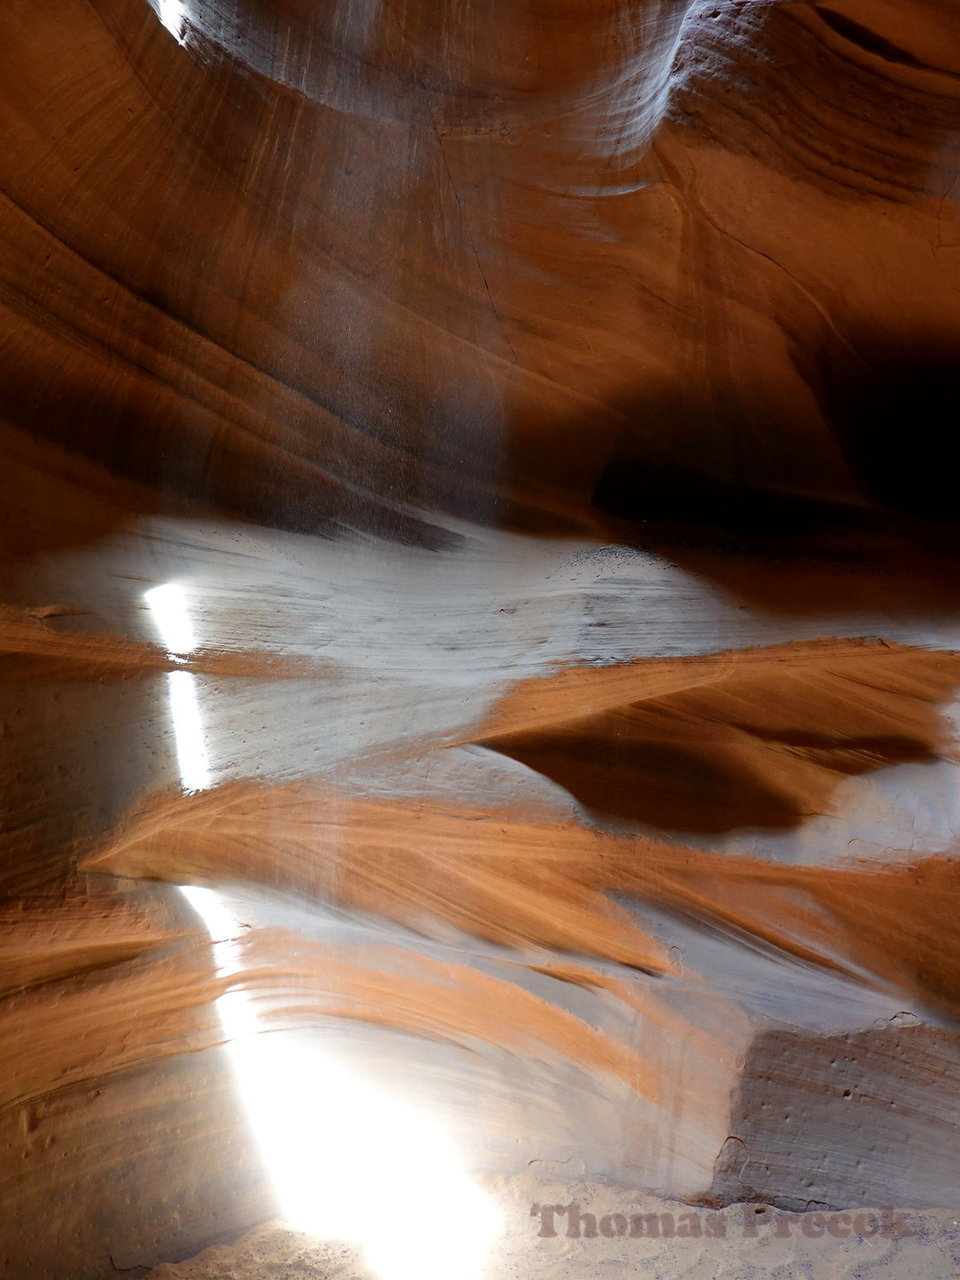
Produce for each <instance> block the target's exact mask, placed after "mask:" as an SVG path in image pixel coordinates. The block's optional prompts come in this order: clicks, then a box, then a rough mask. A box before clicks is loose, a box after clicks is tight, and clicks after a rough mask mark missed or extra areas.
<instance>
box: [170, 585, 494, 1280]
mask: <svg viewBox="0 0 960 1280" xmlns="http://www.w3.org/2000/svg"><path fill="white" fill-rule="evenodd" d="M145 598H146V601H147V603H148V605H149V606H150V611H151V614H152V616H153V621H154V625H155V626H156V628H157V631H158V632H159V634H160V636H161V638H162V641H163V644H164V646H165V647H166V649H167V652H168V653H169V654H170V655H171V657H174V658H177V659H178V660H179V659H183V658H184V657H185V656H186V655H187V654H189V653H190V652H191V651H192V650H193V649H194V648H195V647H196V638H195V636H194V633H193V628H192V626H191V623H190V615H189V611H188V608H187V602H186V597H185V596H184V593H183V591H182V590H181V589H180V588H179V587H177V586H175V585H174V584H172V583H168V584H166V585H165V586H162V587H155V588H154V589H153V590H151V591H148V592H147V593H146V596H145ZM167 688H168V692H169V700H170V716H171V719H172V721H173V727H174V734H175V737H176V748H177V761H178V764H179V768H180V781H181V783H182V785H183V787H184V789H185V790H187V791H196V790H202V789H204V788H205V787H208V786H209V785H210V774H209V769H208V766H207V758H206V751H205V748H204V743H203V725H202V722H201V719H200V707H199V703H198V701H197V691H196V677H195V676H194V675H193V674H192V672H189V671H170V672H168V673H167ZM181 893H182V894H183V896H184V898H185V899H186V901H187V902H188V903H189V904H190V906H191V907H192V908H193V909H194V911H196V913H197V914H198V915H199V917H200V918H201V920H202V921H203V923H204V926H205V927H206V930H207V932H208V933H209V935H210V940H211V945H212V950H213V961H214V966H215V968H216V973H217V977H218V978H226V979H228V980H229V979H231V978H232V979H234V983H233V985H232V986H230V987H228V989H227V990H226V991H225V992H224V993H223V994H222V995H221V996H219V997H218V998H217V1000H216V1009H217V1015H218V1017H219V1018H220V1023H221V1026H222V1027H223V1032H224V1036H225V1038H226V1041H227V1051H228V1053H229V1055H230V1059H231V1064H232V1067H233V1070H234V1073H235V1076H236V1079H237V1083H238V1087H239V1091H240V1094H241V1096H242V1098H243V1102H244V1107H245V1109H246V1111H247V1114H248V1116H249V1120H250V1125H251V1128H252V1130H253V1133H254V1136H255V1138H256V1140H257V1143H258V1145H259V1147H260V1150H261V1152H262V1154H263V1158H264V1163H265V1164H266V1167H267V1170H268V1172H269V1174H270V1178H271V1181H272V1183H273V1186H274V1189H275V1192H276V1196H277V1200H278V1203H279V1206H280V1211H281V1213H282V1215H283V1217H284V1219H285V1220H286V1221H287V1222H288V1223H289V1224H290V1226H292V1227H294V1228H295V1229H296V1230H298V1231H304V1232H306V1233H308V1234H310V1235H313V1236H317V1237H319V1238H323V1239H333V1240H346V1241H349V1242H351V1243H353V1244H355V1245H357V1246H359V1247H360V1248H361V1249H362V1250H363V1252H364V1255H365V1257H366V1260H367V1263H368V1264H369V1266H370V1267H371V1268H372V1269H373V1270H374V1271H375V1272H376V1273H377V1275H378V1276H379V1277H380V1280H480V1276H481V1274H482V1272H483V1269H484V1264H485V1262H486V1258H487V1255H488V1253H489V1251H490V1247H491V1246H492V1243H493V1241H494V1239H495V1237H496V1236H497V1234H498V1233H499V1230H500V1215H499V1214H498V1212H497V1210H496V1209H495V1208H494V1206H493V1204H492V1203H491V1202H490V1200H489V1199H488V1197H487V1196H485V1195H484V1194H483V1193H482V1192H481V1191H480V1189H479V1188H478V1187H477V1186H476V1185H475V1184H474V1183H473V1182H472V1181H471V1180H470V1178H469V1177H468V1176H467V1174H466V1172H465V1170H464V1168H463V1165H462V1163H461V1161H460V1157H459V1154H458V1152H457V1150H456V1148H455V1147H454V1145H453V1143H452V1142H451V1141H450V1138H449V1136H448V1135H447V1134H446V1133H445V1132H444V1131H443V1130H442V1128H441V1127H440V1126H439V1125H437V1124H436V1123H435V1122H434V1121H433V1120H432V1119H431V1118H430V1117H429V1116H427V1115H425V1114H423V1113H421V1112H419V1111H417V1110H415V1109H414V1108H413V1107H410V1106H408V1105H407V1104H405V1103H404V1102H402V1101H401V1100H400V1099H399V1098H395V1097H392V1096H389V1095H387V1094H386V1093H384V1092H383V1091H381V1090H378V1089H375V1088H374V1087H372V1086H371V1085H369V1084H366V1083H364V1082H362V1081H361V1080H358V1079H357V1078H356V1076H355V1075H351V1073H350V1072H349V1071H347V1070H346V1069H345V1068H343V1067H340V1066H338V1065H336V1064H335V1063H333V1062H331V1061H330V1059H329V1056H326V1055H323V1054H321V1053H319V1052H318V1051H317V1050H316V1049H315V1048H312V1047H311V1046H310V1045H309V1044H306V1043H304V1042H303V1040H302V1038H298V1037H296V1036H294V1035H292V1034H291V1033H289V1032H270V1033H267V1032H265V1031H264V1030H263V1028H262V1027H261V1026H259V1025H258V1018H257V1014H256V1009H255V1005H254V1001H253V999H252V998H251V996H250V995H249V994H248V993H247V992H246V991H244V990H243V988H242V986H241V983H240V980H241V979H242V976H243V973H244V965H243V957H242V948H241V945H240V943H238V941H237V937H238V936H239V934H240V933H241V931H242V926H241V924H240V922H239V921H238V920H237V919H236V917H235V916H234V915H233V913H232V912H231V911H230V909H229V907H228V906H227V905H226V904H225V903H224V901H223V899H222V898H221V896H220V895H219V894H218V893H216V892H215V891H214V890H212V889H205V888H198V887H194V886H182V887H181Z"/></svg>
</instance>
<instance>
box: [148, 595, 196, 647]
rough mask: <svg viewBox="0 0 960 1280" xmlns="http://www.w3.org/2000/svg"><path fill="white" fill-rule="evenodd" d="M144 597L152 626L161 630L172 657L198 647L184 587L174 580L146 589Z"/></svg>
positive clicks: (161, 636) (164, 644) (164, 643)
mask: <svg viewBox="0 0 960 1280" xmlns="http://www.w3.org/2000/svg"><path fill="white" fill-rule="evenodd" d="M143 598H144V600H146V602H147V604H148V605H149V606H150V612H151V614H152V615H153V622H154V626H155V627H156V628H157V631H159V633H160V639H161V640H162V641H163V647H164V648H165V649H166V650H167V652H168V653H169V654H171V655H172V656H174V657H181V658H182V657H184V656H185V655H186V654H188V653H192V652H193V651H194V649H195V648H196V647H197V638H196V636H195V635H194V632H193V623H192V622H191V621H190V611H189V609H188V608H187V597H186V596H185V595H184V593H183V588H182V587H178V586H177V585H176V584H175V583H173V582H166V583H164V585H163V586H162V587H153V588H152V589H151V590H150V591H145V592H144V595H143Z"/></svg>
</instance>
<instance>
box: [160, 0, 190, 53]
mask: <svg viewBox="0 0 960 1280" xmlns="http://www.w3.org/2000/svg"><path fill="white" fill-rule="evenodd" d="M157 17H158V18H159V19H160V22H161V23H162V24H163V26H165V27H166V29H167V30H168V31H169V32H170V34H171V35H172V36H173V38H174V40H176V42H177V44H183V29H184V27H185V26H186V23H187V11H186V9H185V8H184V6H183V4H182V0H159V4H158V7H157Z"/></svg>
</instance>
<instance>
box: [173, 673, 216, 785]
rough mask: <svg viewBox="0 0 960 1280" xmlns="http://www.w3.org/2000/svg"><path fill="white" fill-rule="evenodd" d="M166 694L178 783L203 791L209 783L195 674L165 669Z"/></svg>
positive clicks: (208, 769)
mask: <svg viewBox="0 0 960 1280" xmlns="http://www.w3.org/2000/svg"><path fill="white" fill-rule="evenodd" d="M167 695H168V697H169V701H170V718H171V720H172V721H173V736H174V739H175V740H176V744H177V768H178V769H179V772H180V785H181V786H182V787H183V789H184V791H205V790H206V789H207V787H209V785H210V768H209V766H208V764H207V749H206V747H205V746H204V742H203V725H202V724H201V723H200V703H199V701H198V700H197V677H196V676H195V675H193V674H192V672H190V671H168V672H167Z"/></svg>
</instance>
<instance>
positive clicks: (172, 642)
mask: <svg viewBox="0 0 960 1280" xmlns="http://www.w3.org/2000/svg"><path fill="white" fill-rule="evenodd" d="M144 599H145V600H146V602H147V604H148V605H149V606H150V613H151V615H152V617H153V622H154V626H155V627H156V628H157V631H158V632H159V633H160V638H161V640H162V641H163V644H164V646H165V648H166V650H167V653H168V654H169V655H170V657H171V658H173V659H174V660H175V661H181V660H182V659H183V658H184V657H185V656H186V655H187V654H188V653H191V652H192V651H193V650H194V649H195V648H196V647H197V641H196V637H195V635H194V633H193V625H192V624H191V622H190V612H189V610H188V609H187V601H186V596H185V595H184V593H183V591H182V589H181V588H180V587H178V586H176V585H174V583H172V582H168V583H166V584H165V585H164V586H162V587H154V588H153V589H152V590H150V591H147V592H145V593H144ZM167 701H168V705H169V707H170V719H171V720H172V721H173V736H174V742H175V743H176V748H177V767H178V769H179V771H180V785H181V786H182V787H183V789H184V791H204V790H206V788H207V787H209V785H210V768H209V765H208V762H207V749H206V746H205V744H204V740H203V723H202V721H201V719H200V702H199V699H198V697H197V677H196V676H195V675H194V674H193V673H192V672H190V671H168V672H167Z"/></svg>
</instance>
